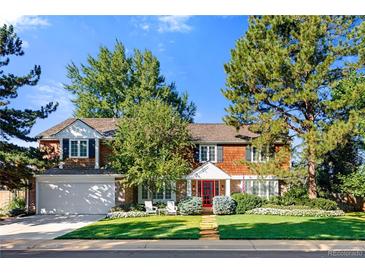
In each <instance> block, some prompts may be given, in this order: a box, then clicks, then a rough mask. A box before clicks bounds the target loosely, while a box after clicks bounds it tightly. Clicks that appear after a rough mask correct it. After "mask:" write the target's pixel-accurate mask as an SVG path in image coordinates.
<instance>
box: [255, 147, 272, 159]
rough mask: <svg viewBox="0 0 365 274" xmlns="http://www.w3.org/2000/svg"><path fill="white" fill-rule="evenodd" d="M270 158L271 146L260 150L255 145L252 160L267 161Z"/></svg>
mask: <svg viewBox="0 0 365 274" xmlns="http://www.w3.org/2000/svg"><path fill="white" fill-rule="evenodd" d="M268 160H269V147H266V148H265V149H264V150H259V149H257V148H255V147H253V148H252V149H251V162H267V161H268Z"/></svg>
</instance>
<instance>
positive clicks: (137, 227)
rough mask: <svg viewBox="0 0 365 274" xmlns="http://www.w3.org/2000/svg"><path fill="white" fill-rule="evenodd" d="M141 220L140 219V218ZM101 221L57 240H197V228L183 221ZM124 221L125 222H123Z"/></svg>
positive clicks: (198, 230)
mask: <svg viewBox="0 0 365 274" xmlns="http://www.w3.org/2000/svg"><path fill="white" fill-rule="evenodd" d="M141 219H142V218H141ZM141 219H139V220H138V221H136V220H126V219H123V221H120V222H118V219H114V220H107V219H106V220H101V221H99V222H97V223H95V224H92V225H89V226H85V227H82V228H80V229H77V230H75V231H72V232H70V233H67V234H65V235H63V236H61V237H58V238H57V239H198V238H199V232H200V229H199V226H197V227H191V225H190V227H189V222H188V221H183V220H172V219H171V220H169V219H166V220H161V221H157V220H146V221H141ZM124 220H126V221H124Z"/></svg>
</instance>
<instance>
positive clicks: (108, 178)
mask: <svg viewBox="0 0 365 274" xmlns="http://www.w3.org/2000/svg"><path fill="white" fill-rule="evenodd" d="M119 176H120V175H117V174H98V175H94V174H93V175H91V174H83V175H62V174H57V175H36V214H40V204H39V184H42V183H54V184H62V183H67V184H70V183H74V184H83V183H85V184H88V183H113V184H115V178H116V177H119ZM114 195H115V193H114Z"/></svg>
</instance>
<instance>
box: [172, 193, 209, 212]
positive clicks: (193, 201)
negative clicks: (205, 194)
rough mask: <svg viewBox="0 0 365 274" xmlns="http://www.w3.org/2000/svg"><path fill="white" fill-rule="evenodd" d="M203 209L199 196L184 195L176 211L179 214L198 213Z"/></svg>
mask: <svg viewBox="0 0 365 274" xmlns="http://www.w3.org/2000/svg"><path fill="white" fill-rule="evenodd" d="M202 210H203V200H202V198H201V197H195V196H194V197H186V198H185V199H183V200H181V201H180V202H179V204H178V211H179V213H180V214H181V215H200V214H202Z"/></svg>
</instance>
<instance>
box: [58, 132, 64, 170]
mask: <svg viewBox="0 0 365 274" xmlns="http://www.w3.org/2000/svg"><path fill="white" fill-rule="evenodd" d="M59 142H60V163H59V165H58V167H59V168H61V169H62V168H63V163H62V161H63V139H62V138H61V139H59Z"/></svg>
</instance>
